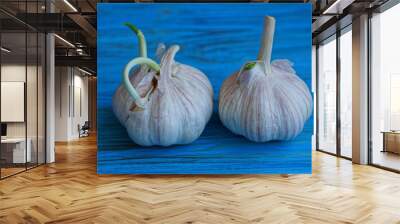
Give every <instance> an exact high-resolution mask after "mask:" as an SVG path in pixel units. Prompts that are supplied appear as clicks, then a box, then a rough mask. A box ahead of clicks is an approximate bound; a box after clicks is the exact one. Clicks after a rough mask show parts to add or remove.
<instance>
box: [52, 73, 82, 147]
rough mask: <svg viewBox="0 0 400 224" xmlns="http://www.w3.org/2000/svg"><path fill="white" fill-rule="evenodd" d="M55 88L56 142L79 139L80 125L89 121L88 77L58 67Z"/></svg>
mask: <svg viewBox="0 0 400 224" xmlns="http://www.w3.org/2000/svg"><path fill="white" fill-rule="evenodd" d="M55 86H56V91H55V124H56V132H55V140H56V141H70V140H74V139H77V138H79V132H78V125H83V124H84V123H85V121H87V120H88V77H86V76H84V74H83V73H82V72H80V71H79V70H77V69H76V68H72V67H56V83H55ZM80 107H81V108H80Z"/></svg>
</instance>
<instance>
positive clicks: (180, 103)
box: [113, 24, 213, 146]
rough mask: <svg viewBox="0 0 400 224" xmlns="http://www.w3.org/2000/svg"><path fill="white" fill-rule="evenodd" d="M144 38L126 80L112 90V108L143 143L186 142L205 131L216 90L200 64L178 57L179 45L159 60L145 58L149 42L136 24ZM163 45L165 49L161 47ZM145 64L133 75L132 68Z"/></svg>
mask: <svg viewBox="0 0 400 224" xmlns="http://www.w3.org/2000/svg"><path fill="white" fill-rule="evenodd" d="M129 26H130V28H131V29H132V30H133V31H135V33H136V34H137V36H138V39H139V43H140V57H138V58H135V59H133V60H131V61H130V62H129V63H128V64H127V65H126V67H125V70H124V73H123V84H122V85H121V86H120V87H119V88H118V89H117V91H116V92H115V94H114V96H113V110H114V114H115V115H116V117H117V118H118V120H119V121H120V122H121V124H122V125H123V126H125V128H126V130H127V132H128V134H129V137H130V138H131V139H132V140H133V141H134V142H135V143H137V144H139V145H142V146H152V145H160V146H170V145H174V144H188V143H191V142H193V141H194V140H196V139H197V138H198V137H199V136H200V135H201V133H202V132H203V130H204V128H205V126H206V124H207V122H208V120H209V119H210V117H211V114H212V108H213V91H212V87H211V84H210V82H209V80H208V78H207V77H206V76H205V75H204V74H203V73H202V72H201V71H199V70H198V69H196V68H194V67H191V66H188V65H185V64H181V63H178V62H176V61H175V60H174V57H175V54H176V53H177V52H178V50H179V46H178V45H173V46H171V47H170V48H169V49H168V50H166V52H165V53H163V52H162V51H163V50H162V47H161V48H159V49H158V50H157V52H158V53H159V54H160V56H161V55H162V58H161V62H160V65H158V64H157V63H156V62H155V61H153V60H151V59H149V58H147V53H146V48H145V46H146V42H145V38H144V36H143V34H142V33H141V31H140V30H138V29H136V28H135V27H133V26H132V25H130V24H129ZM160 49H161V50H160ZM136 65H141V66H140V68H139V69H137V70H136V71H134V73H133V75H132V76H131V77H129V72H130V70H131V69H132V68H134V67H135V66H136Z"/></svg>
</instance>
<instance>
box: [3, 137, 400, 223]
mask: <svg viewBox="0 0 400 224" xmlns="http://www.w3.org/2000/svg"><path fill="white" fill-rule="evenodd" d="M56 156H57V162H56V163H55V164H51V165H46V166H42V167H39V168H36V169H33V170H30V171H28V172H26V173H22V174H19V175H17V176H14V177H11V178H8V179H5V180H3V181H0V223H45V222H47V223H173V224H175V223H218V224H219V223H374V224H375V223H385V224H386V223H400V175H398V174H395V173H391V172H387V171H384V170H380V169H377V168H373V167H368V166H358V165H352V164H351V163H350V162H349V161H347V160H343V159H337V158H335V157H333V156H330V155H326V154H322V153H318V152H316V153H314V154H313V166H314V168H313V170H314V171H313V174H312V175H290V176H287V175H274V176H262V175H239V176H99V175H97V174H96V142H95V139H94V138H85V139H84V140H81V141H76V142H71V143H69V144H57V154H56Z"/></svg>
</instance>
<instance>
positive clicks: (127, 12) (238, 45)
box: [97, 3, 313, 174]
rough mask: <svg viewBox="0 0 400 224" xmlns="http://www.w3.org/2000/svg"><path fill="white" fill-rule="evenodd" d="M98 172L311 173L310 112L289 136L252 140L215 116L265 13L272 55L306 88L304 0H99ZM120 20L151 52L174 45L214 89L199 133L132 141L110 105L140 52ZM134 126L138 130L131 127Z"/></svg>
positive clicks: (254, 48) (249, 55)
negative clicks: (145, 143) (272, 23)
mask: <svg viewBox="0 0 400 224" xmlns="http://www.w3.org/2000/svg"><path fill="white" fill-rule="evenodd" d="M97 9H98V33H99V35H98V98H97V99H98V113H97V114H98V133H99V135H98V136H99V142H98V145H99V153H98V172H99V174H249V173H251V174H266V173H272V174H276V173H291V174H294V173H310V172H311V136H312V131H313V119H312V118H310V119H309V120H308V121H307V122H306V123H305V126H304V129H303V131H302V133H301V134H299V135H298V136H297V137H296V138H295V139H292V140H291V141H271V142H268V143H262V144H256V143H254V142H251V141H248V140H246V139H245V138H244V137H241V136H238V135H234V134H233V133H232V132H231V131H229V130H228V129H227V128H225V127H224V126H223V125H222V124H221V121H220V119H219V116H218V108H217V105H218V92H219V90H220V87H221V84H222V82H223V80H224V79H226V78H227V77H228V76H229V75H231V74H233V73H234V72H235V71H237V70H238V69H240V67H241V66H242V65H243V64H244V63H245V62H246V61H249V60H254V59H256V58H257V52H258V50H259V48H260V39H261V36H262V35H261V34H262V30H263V22H264V17H265V16H266V15H269V16H274V17H275V19H276V31H275V36H274V47H273V53H272V56H273V58H272V59H273V60H274V59H280V58H281V59H282V58H283V59H289V60H290V61H292V62H294V69H295V70H296V72H297V74H298V76H299V77H300V78H301V79H302V80H303V81H304V82H305V83H306V84H307V85H308V87H309V88H310V86H311V63H310V62H311V8H310V5H309V4H305V5H303V4H287V5H285V7H282V5H279V4H233V3H232V4H172V3H171V4H170V3H166V4H99V5H98V7H97ZM124 22H130V23H132V24H134V25H135V26H137V27H138V28H139V29H141V30H142V32H143V33H144V34H145V35H146V40H147V46H148V53H149V57H150V58H156V57H155V55H154V54H155V53H154V52H156V48H157V46H158V44H159V43H160V42H162V43H165V44H166V45H167V46H171V45H172V44H178V45H179V46H180V47H181V50H180V51H179V52H178V53H177V55H176V61H178V62H180V63H183V64H187V65H190V66H193V67H195V68H197V69H199V70H201V71H202V72H203V73H204V74H205V75H206V76H207V78H208V79H209V80H210V82H211V85H212V87H213V89H214V103H213V104H214V105H215V107H214V111H213V116H212V117H211V120H210V121H209V122H208V124H207V126H206V127H205V129H204V131H203V132H202V134H201V136H200V137H199V138H198V139H196V141H194V142H192V143H191V144H187V145H179V146H172V147H167V148H166V147H141V146H139V145H137V144H134V143H133V142H132V141H131V140H130V138H129V136H128V134H127V133H126V132H127V131H126V129H125V128H124V127H123V126H122V125H120V124H119V122H118V120H117V119H116V118H115V116H114V114H113V112H112V109H111V107H112V106H111V98H112V96H113V94H114V92H115V90H116V89H117V88H118V86H120V85H121V81H122V80H121V75H122V71H123V69H124V67H125V65H126V64H127V63H128V62H129V61H130V60H131V59H133V58H134V57H137V55H138V53H137V52H138V42H137V40H136V37H135V36H134V35H133V34H132V31H131V30H130V29H128V28H127V27H125V26H124V25H123V24H124ZM132 131H138V130H136V129H134V130H131V132H132Z"/></svg>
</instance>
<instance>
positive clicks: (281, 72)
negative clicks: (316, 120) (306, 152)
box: [219, 17, 312, 142]
mask: <svg viewBox="0 0 400 224" xmlns="http://www.w3.org/2000/svg"><path fill="white" fill-rule="evenodd" d="M274 29H275V19H274V18H272V17H266V18H265V23H264V33H263V40H262V46H261V48H260V52H259V56H258V60H257V61H254V62H250V63H246V64H245V65H244V66H243V67H242V68H241V69H240V70H239V72H236V73H235V74H233V75H231V76H230V77H228V78H227V79H226V80H225V81H224V82H223V84H222V86H221V89H220V93H219V116H220V119H221V121H222V123H223V125H224V126H225V127H227V128H228V129H229V130H230V131H232V132H233V133H235V134H238V135H242V136H244V137H246V138H247V139H249V140H251V141H255V142H267V141H271V140H290V139H293V138H295V137H296V136H297V135H299V134H300V133H301V132H302V130H303V127H304V124H305V122H306V121H307V120H308V119H309V117H310V116H311V113H312V97H311V93H310V91H309V89H308V87H307V85H306V84H305V83H304V81H303V80H301V79H300V78H299V77H298V76H297V75H296V72H295V70H294V69H293V68H292V63H291V62H290V61H288V60H275V61H273V62H272V63H271V62H270V59H271V52H272V42H273V35H274Z"/></svg>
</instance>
